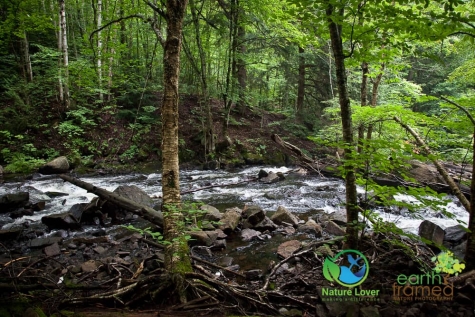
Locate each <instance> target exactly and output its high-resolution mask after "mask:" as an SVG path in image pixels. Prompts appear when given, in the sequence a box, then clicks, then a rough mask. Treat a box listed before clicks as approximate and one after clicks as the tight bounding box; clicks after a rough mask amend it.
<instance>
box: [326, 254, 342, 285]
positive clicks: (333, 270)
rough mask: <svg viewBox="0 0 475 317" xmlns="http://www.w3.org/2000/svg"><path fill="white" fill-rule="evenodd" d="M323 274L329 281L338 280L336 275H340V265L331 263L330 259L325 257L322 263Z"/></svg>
mask: <svg viewBox="0 0 475 317" xmlns="http://www.w3.org/2000/svg"><path fill="white" fill-rule="evenodd" d="M323 276H324V277H325V278H326V279H327V280H329V281H330V282H333V281H338V277H339V276H340V267H339V266H338V265H336V264H335V263H333V261H332V260H331V259H329V258H326V259H325V262H324V263H323Z"/></svg>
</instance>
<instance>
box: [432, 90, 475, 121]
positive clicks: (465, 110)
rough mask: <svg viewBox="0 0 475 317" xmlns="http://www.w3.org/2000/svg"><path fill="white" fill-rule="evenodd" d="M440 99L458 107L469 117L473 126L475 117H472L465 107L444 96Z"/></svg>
mask: <svg viewBox="0 0 475 317" xmlns="http://www.w3.org/2000/svg"><path fill="white" fill-rule="evenodd" d="M440 99H442V100H444V101H447V102H448V103H450V104H451V105H454V106H455V107H457V108H459V109H460V110H462V111H463V112H465V114H466V115H467V117H468V118H469V119H470V121H472V124H473V126H475V119H474V118H473V116H472V114H471V113H470V112H468V110H467V109H465V107H462V106H461V105H459V104H458V103H456V102H455V101H452V100H450V99H447V98H445V97H443V96H442V97H440Z"/></svg>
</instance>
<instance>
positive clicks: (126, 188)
mask: <svg viewBox="0 0 475 317" xmlns="http://www.w3.org/2000/svg"><path fill="white" fill-rule="evenodd" d="M113 193H115V194H118V195H120V196H122V197H125V198H128V199H130V200H133V201H135V202H136V203H139V204H141V205H144V206H148V207H153V205H154V202H153V200H152V198H150V196H149V195H148V194H147V193H146V192H144V191H143V190H142V189H140V188H138V187H137V186H135V185H121V186H119V187H117V188H116V189H115V190H114V191H113Z"/></svg>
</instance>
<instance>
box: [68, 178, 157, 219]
mask: <svg viewBox="0 0 475 317" xmlns="http://www.w3.org/2000/svg"><path fill="white" fill-rule="evenodd" d="M59 177H61V178H62V179H64V180H65V181H68V182H70V183H71V184H74V185H76V186H78V187H81V188H83V189H85V190H87V191H88V192H91V193H93V194H96V195H97V196H99V197H100V198H102V199H105V200H108V201H110V202H111V203H113V204H115V205H117V206H119V207H120V208H123V209H125V210H127V211H130V212H132V213H134V214H137V215H138V216H140V217H142V218H144V219H145V220H148V221H150V222H151V223H153V224H156V225H159V226H163V215H162V213H161V212H160V211H157V210H155V209H153V208H151V207H148V206H144V205H141V204H138V203H136V202H135V201H133V200H130V199H128V198H125V197H122V196H120V195H117V194H115V193H113V192H110V191H108V190H105V189H103V188H99V187H96V186H94V185H92V184H89V183H86V182H84V181H82V180H79V179H77V178H74V177H71V176H69V175H65V174H60V175H59Z"/></svg>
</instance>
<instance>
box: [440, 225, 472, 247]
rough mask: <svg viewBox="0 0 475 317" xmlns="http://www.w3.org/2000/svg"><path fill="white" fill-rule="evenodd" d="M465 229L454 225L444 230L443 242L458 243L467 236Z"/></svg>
mask: <svg viewBox="0 0 475 317" xmlns="http://www.w3.org/2000/svg"><path fill="white" fill-rule="evenodd" d="M467 231H468V230H467V229H466V228H464V227H463V226H461V225H455V226H452V227H447V228H445V236H444V241H447V242H450V243H459V242H460V241H461V240H462V239H464V238H465V237H466V236H467Z"/></svg>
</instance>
